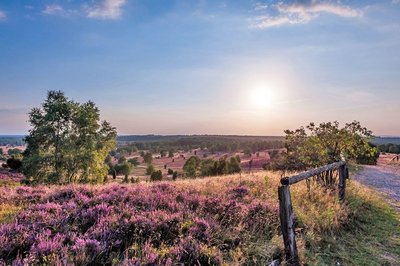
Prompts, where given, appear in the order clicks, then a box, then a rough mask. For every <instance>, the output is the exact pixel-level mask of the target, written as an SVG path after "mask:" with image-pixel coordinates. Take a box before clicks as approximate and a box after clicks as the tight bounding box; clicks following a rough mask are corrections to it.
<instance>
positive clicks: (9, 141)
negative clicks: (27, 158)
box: [0, 136, 25, 146]
mask: <svg viewBox="0 0 400 266" xmlns="http://www.w3.org/2000/svg"><path fill="white" fill-rule="evenodd" d="M24 138H25V137H24V136H0V146H7V145H14V146H22V145H24V144H25V141H24Z"/></svg>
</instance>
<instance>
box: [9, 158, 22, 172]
mask: <svg viewBox="0 0 400 266" xmlns="http://www.w3.org/2000/svg"><path fill="white" fill-rule="evenodd" d="M6 163H7V166H8V167H9V168H10V169H13V170H18V169H20V168H21V167H22V160H21V157H20V156H15V155H12V156H11V158H8V159H7V161H6Z"/></svg>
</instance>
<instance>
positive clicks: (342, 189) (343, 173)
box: [338, 164, 348, 201]
mask: <svg viewBox="0 0 400 266" xmlns="http://www.w3.org/2000/svg"><path fill="white" fill-rule="evenodd" d="M347 171H348V170H347V166H346V164H344V165H342V166H340V168H339V184H338V190H339V200H340V201H343V200H344V197H345V194H346V178H347V175H348V172H347Z"/></svg>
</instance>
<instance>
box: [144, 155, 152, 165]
mask: <svg viewBox="0 0 400 266" xmlns="http://www.w3.org/2000/svg"><path fill="white" fill-rule="evenodd" d="M142 157H143V160H144V162H145V163H147V164H151V163H152V162H153V155H152V154H151V153H150V152H145V153H142Z"/></svg>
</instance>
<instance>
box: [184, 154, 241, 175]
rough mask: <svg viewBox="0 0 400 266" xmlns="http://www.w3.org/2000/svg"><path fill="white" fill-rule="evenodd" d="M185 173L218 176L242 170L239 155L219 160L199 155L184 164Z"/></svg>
mask: <svg viewBox="0 0 400 266" xmlns="http://www.w3.org/2000/svg"><path fill="white" fill-rule="evenodd" d="M183 170H184V171H185V174H186V175H187V176H189V177H195V176H217V175H226V174H234V173H239V172H240V171H241V167H240V158H239V156H235V157H231V158H230V159H229V160H227V158H226V157H223V158H220V159H219V160H213V159H203V160H201V159H200V158H198V157H197V156H192V157H190V158H189V159H188V160H187V161H186V163H185V165H184V166H183Z"/></svg>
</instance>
